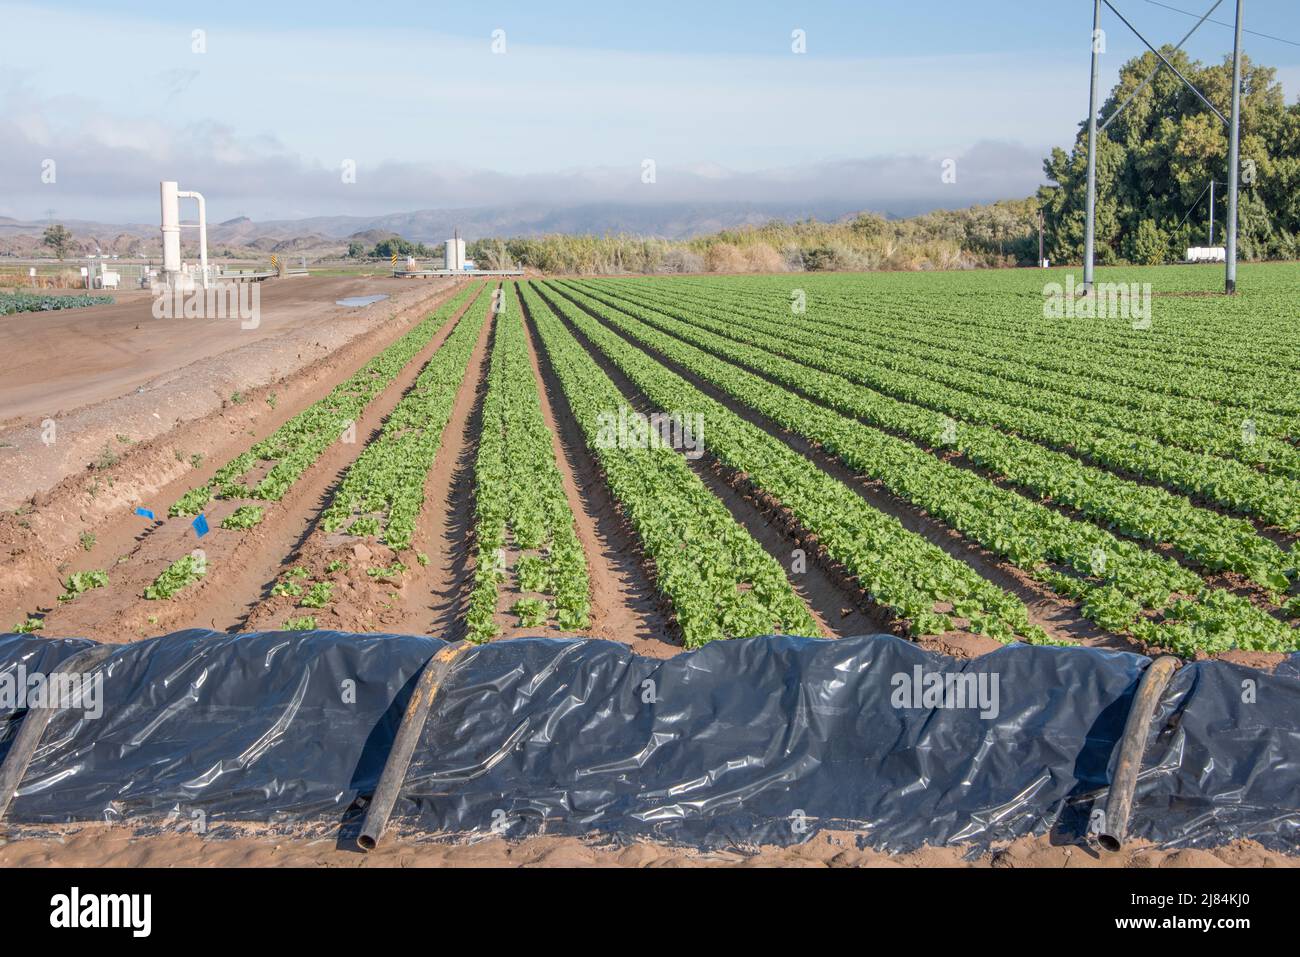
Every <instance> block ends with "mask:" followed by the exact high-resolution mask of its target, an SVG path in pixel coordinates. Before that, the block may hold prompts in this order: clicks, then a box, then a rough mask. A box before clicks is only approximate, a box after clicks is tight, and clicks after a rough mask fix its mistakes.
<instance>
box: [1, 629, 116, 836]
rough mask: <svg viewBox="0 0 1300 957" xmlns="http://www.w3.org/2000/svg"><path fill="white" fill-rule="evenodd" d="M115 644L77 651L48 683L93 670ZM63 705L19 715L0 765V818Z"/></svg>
mask: <svg viewBox="0 0 1300 957" xmlns="http://www.w3.org/2000/svg"><path fill="white" fill-rule="evenodd" d="M119 647H121V646H119V645H95V646H94V647H93V648H87V649H86V650H85V651H80V652H78V653H77V654H75V655H73V656H72V657H71V658H69V659H67V660H66V661H64V662H62V663H61V664H60V665H59V666H58V667H57V668H56V669H55V670H54V671H53V672H52V673H51V674H50V682H49V683H50V684H51V685H52V686H53V687H56V688H57V687H59V685H58V684H56V683H55V682H56V680H57V677H58V676H59V675H69V676H71V675H78V674H80V675H85V674H87V673H88V672H91V671H94V670H95V669H96V668H98V667H99V666H100V665H101V664H103V663H104V662H105V661H106V660H107V659H108V657H109V656H110V655H111V654H112V653H113V652H114V651H116V650H117V649H118V648H119ZM67 704H68V702H67V701H60V702H58V703H56V704H54V706H53V707H45V708H29V709H28V711H27V714H26V715H25V716H24V717H23V723H22V726H21V727H20V728H19V729H18V734H17V736H16V737H15V738H14V743H13V745H12V746H11V747H10V748H9V753H8V754H7V755H5V760H4V763H3V764H0V820H3V819H4V816H5V813H6V812H7V811H8V810H9V805H10V804H11V803H12V802H13V799H14V796H15V795H16V794H17V793H18V787H19V785H21V784H22V783H23V778H24V777H25V776H26V775H27V766H28V765H29V764H31V761H32V755H34V754H35V753H36V748H37V747H38V746H39V745H40V743H41V736H42V735H43V734H45V729H46V728H47V727H48V726H49V723H50V721H51V719H52V718H53V717H54V713H55V712H56V711H60V710H62V709H63V708H64V707H65V706H66V705H67Z"/></svg>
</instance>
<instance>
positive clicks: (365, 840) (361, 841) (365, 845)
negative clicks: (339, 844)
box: [357, 834, 379, 851]
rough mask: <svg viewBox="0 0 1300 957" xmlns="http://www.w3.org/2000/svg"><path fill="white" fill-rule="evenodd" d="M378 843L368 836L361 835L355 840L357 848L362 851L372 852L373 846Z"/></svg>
mask: <svg viewBox="0 0 1300 957" xmlns="http://www.w3.org/2000/svg"><path fill="white" fill-rule="evenodd" d="M378 843H379V841H377V840H376V839H375V838H374V836H372V835H370V834H362V835H361V836H360V837H358V838H357V847H359V848H361V849H362V850H363V851H373V850H374V849H375V845H376V844H378Z"/></svg>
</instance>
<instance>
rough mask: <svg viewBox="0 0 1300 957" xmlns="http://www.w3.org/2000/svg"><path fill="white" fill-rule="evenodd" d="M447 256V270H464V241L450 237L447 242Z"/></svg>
mask: <svg viewBox="0 0 1300 957" xmlns="http://www.w3.org/2000/svg"><path fill="white" fill-rule="evenodd" d="M446 248H447V254H446V256H445V259H444V261H445V263H446V268H447V269H464V268H465V240H463V239H460V238H459V237H452V238H451V239H449V240H447V246H446Z"/></svg>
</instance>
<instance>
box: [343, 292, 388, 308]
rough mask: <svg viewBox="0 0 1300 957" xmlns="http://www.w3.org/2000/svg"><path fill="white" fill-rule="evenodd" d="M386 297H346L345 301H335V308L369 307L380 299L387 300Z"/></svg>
mask: <svg viewBox="0 0 1300 957" xmlns="http://www.w3.org/2000/svg"><path fill="white" fill-rule="evenodd" d="M387 298H388V297H387V296H384V295H378V296H348V297H347V298H346V299H335V300H334V305H336V306H369V305H370V304H371V303H375V302H379V300H381V299H387Z"/></svg>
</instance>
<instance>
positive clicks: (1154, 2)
mask: <svg viewBox="0 0 1300 957" xmlns="http://www.w3.org/2000/svg"><path fill="white" fill-rule="evenodd" d="M1145 2H1146V3H1149V4H1151V5H1152V6H1153V7H1164V8H1165V9H1166V10H1172V11H1173V12H1174V13H1181V14H1182V15H1183V16H1185V17H1199V16H1200V14H1197V13H1192V12H1191V11H1189V10H1180V9H1178V7H1171V6H1170V5H1169V4H1167V3H1161V2H1160V0H1145ZM1210 22H1211V23H1215V24H1218V25H1219V26H1221V27H1231V26H1232V24H1231V23H1228V22H1226V21H1224V20H1211V21H1210ZM1241 32H1242V33H1249V34H1250V35H1251V36H1256V37H1263V38H1264V39H1265V40H1276V41H1277V42H1278V43H1288V44H1290V45H1291V46H1293V47H1300V42H1297V41H1295V40H1288V39H1286V37H1275V36H1273V34H1271V33H1260V32H1259V31H1258V30H1247V29H1245V28H1244V27H1243V28H1242V31H1241Z"/></svg>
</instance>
